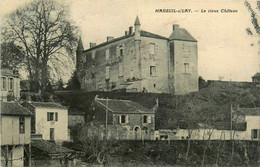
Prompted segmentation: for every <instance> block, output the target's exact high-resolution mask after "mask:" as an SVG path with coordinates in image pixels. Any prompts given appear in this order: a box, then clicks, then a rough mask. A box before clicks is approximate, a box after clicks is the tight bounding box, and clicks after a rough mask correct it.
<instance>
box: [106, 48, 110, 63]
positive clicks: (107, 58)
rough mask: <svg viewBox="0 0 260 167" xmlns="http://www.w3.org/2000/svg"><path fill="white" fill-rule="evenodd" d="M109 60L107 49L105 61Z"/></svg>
mask: <svg viewBox="0 0 260 167" xmlns="http://www.w3.org/2000/svg"><path fill="white" fill-rule="evenodd" d="M108 60H109V49H107V50H106V61H108Z"/></svg>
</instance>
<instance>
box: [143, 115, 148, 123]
mask: <svg viewBox="0 0 260 167" xmlns="http://www.w3.org/2000/svg"><path fill="white" fill-rule="evenodd" d="M143 122H144V123H147V116H146V115H145V116H144V120H143Z"/></svg>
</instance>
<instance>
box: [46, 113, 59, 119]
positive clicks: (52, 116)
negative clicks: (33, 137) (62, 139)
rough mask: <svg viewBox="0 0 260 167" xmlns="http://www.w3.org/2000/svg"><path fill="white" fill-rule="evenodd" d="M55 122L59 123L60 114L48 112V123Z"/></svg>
mask: <svg viewBox="0 0 260 167" xmlns="http://www.w3.org/2000/svg"><path fill="white" fill-rule="evenodd" d="M54 114H55V115H54ZM54 116H55V117H54ZM54 120H55V121H58V113H57V112H55V113H54V112H47V121H54Z"/></svg>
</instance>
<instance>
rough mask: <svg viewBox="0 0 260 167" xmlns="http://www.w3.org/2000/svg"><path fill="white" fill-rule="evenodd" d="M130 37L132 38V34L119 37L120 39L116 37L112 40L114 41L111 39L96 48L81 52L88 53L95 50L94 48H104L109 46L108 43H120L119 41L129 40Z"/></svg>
mask: <svg viewBox="0 0 260 167" xmlns="http://www.w3.org/2000/svg"><path fill="white" fill-rule="evenodd" d="M132 36H134V34H131V35H125V36H121V37H118V38H114V39H112V40H111V41H108V42H103V43H101V44H99V45H97V46H94V47H92V48H89V49H87V50H84V51H83V52H88V51H90V50H94V49H96V48H99V47H102V46H105V45H107V44H110V43H113V42H116V41H120V40H122V39H126V38H129V37H132Z"/></svg>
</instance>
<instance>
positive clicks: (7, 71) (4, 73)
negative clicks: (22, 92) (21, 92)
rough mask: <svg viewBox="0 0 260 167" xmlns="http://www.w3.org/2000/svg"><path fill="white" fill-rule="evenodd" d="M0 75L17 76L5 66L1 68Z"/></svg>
mask: <svg viewBox="0 0 260 167" xmlns="http://www.w3.org/2000/svg"><path fill="white" fill-rule="evenodd" d="M1 76H13V77H19V75H18V74H14V73H13V71H12V70H9V69H7V68H3V69H1Z"/></svg>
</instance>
